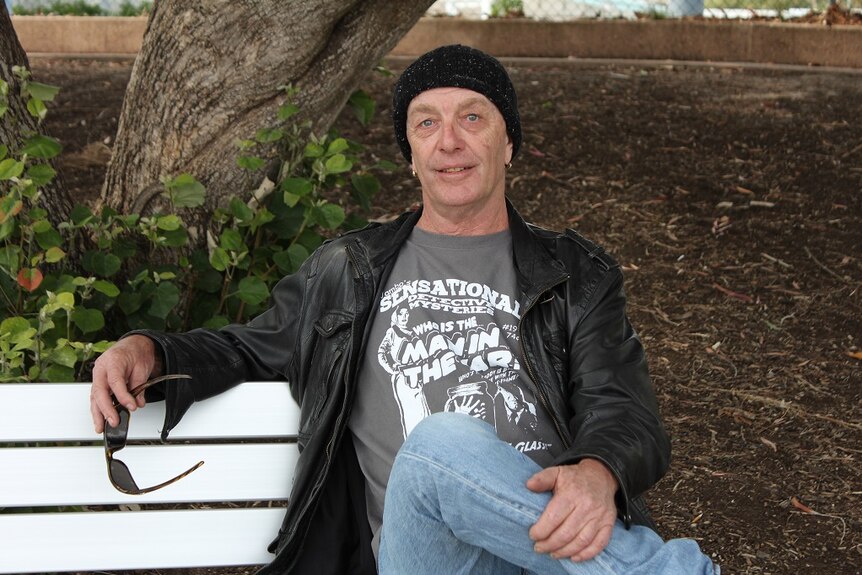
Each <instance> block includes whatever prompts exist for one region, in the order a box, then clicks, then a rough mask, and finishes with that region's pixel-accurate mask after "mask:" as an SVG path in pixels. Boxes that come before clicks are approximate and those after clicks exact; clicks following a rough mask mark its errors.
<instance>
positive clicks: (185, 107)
mask: <svg viewBox="0 0 862 575" xmlns="http://www.w3.org/2000/svg"><path fill="white" fill-rule="evenodd" d="M430 4H431V0H421V1H415V0H302V1H301V2H300V1H298V0H297V1H285V0H254V1H252V0H159V1H158V2H156V4H155V8H154V10H153V12H152V14H151V15H150V20H149V23H148V27H147V31H146V33H145V36H144V41H143V46H142V48H141V51H140V53H139V55H138V58H137V60H136V62H135V66H134V68H133V71H132V76H131V79H130V82H129V86H128V91H127V93H126V97H125V100H124V103H123V110H122V113H121V116H120V121H119V128H118V133H117V140H116V145H115V148H114V154H113V158H112V160H111V163H110V165H109V168H108V174H107V178H106V181H105V185H104V188H103V190H102V201H103V202H104V203H106V204H107V205H110V206H111V207H113V208H115V209H117V210H119V211H121V212H124V213H148V212H151V211H153V210H154V209H157V208H158V207H159V205H160V199H159V192H160V191H161V190H162V184H161V183H160V182H161V179H162V178H163V177H175V176H176V175H178V174H180V173H183V172H188V173H191V174H192V175H193V176H195V177H196V178H197V179H198V180H199V181H201V182H202V183H203V184H204V185H205V186H206V187H207V201H206V204H205V205H204V206H203V208H202V209H201V210H200V213H201V215H203V214H210V213H212V210H213V209H214V208H215V207H216V206H218V205H223V200H224V199H226V198H227V197H229V196H231V195H240V196H243V195H246V194H249V193H250V192H251V191H252V190H253V189H254V188H255V187H256V186H257V185H258V184H259V183H260V180H261V178H262V175H261V174H254V173H250V172H249V171H246V170H242V169H240V168H239V167H237V165H236V162H235V157H236V156H237V153H238V150H237V148H236V146H235V144H234V142H235V141H236V140H237V139H244V138H251V137H253V136H254V134H255V132H256V131H257V130H258V129H260V128H263V127H267V126H271V125H274V123H275V117H276V112H277V109H278V106H279V104H280V103H281V101H282V99H283V92H282V91H281V90H279V87H280V86H283V85H285V84H289V83H290V84H293V85H294V86H296V87H298V88H299V89H300V91H299V94H298V95H297V97H296V102H295V103H296V104H297V105H299V106H300V108H301V109H302V112H303V115H304V117H305V118H307V119H311V120H312V121H313V123H314V127H315V131H316V132H317V133H322V132H323V131H325V130H326V129H327V128H328V127H329V126H330V125H331V123H332V122H333V121H334V119H335V117H336V116H337V114H338V112H339V111H340V110H341V108H342V107H343V105H344V103H345V102H346V101H347V99H348V98H349V96H350V94H351V93H352V92H353V91H354V90H355V89H356V87H357V86H358V84H359V82H360V80H361V78H362V77H363V75H364V74H365V73H366V72H367V71H368V70H370V69H371V67H372V66H373V65H375V64H376V63H378V62H379V61H380V60H381V59H382V58H383V56H385V55H386V54H387V53H388V52H389V50H391V49H392V47H393V46H394V45H395V43H396V42H397V41H398V40H399V39H400V38H401V37H402V36H403V35H404V34H405V33H407V31H408V30H409V29H410V28H411V27H412V26H413V24H414V23H415V22H416V21H417V20H418V19H419V17H420V16H421V15H422V14H423V13H424V12H425V10H426V8H427V7H428V6H429V5H430Z"/></svg>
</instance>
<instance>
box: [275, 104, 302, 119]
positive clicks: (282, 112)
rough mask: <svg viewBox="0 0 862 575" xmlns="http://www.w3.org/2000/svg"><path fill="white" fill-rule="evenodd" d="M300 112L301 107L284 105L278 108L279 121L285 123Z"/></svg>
mask: <svg viewBox="0 0 862 575" xmlns="http://www.w3.org/2000/svg"><path fill="white" fill-rule="evenodd" d="M297 112H299V106H297V105H295V104H282V105H281V106H279V107H278V120H279V121H280V122H284V121H285V120H287V119H288V118H290V117H291V116H294V115H295V114H296V113H297Z"/></svg>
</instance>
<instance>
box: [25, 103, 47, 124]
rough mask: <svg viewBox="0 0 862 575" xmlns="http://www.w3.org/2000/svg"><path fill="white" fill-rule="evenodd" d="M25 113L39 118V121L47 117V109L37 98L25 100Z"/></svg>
mask: <svg viewBox="0 0 862 575" xmlns="http://www.w3.org/2000/svg"><path fill="white" fill-rule="evenodd" d="M27 111H28V112H30V115H31V116H33V117H34V118H39V119H40V120H44V119H45V116H47V115H48V108H46V107H45V103H44V102H42V100H40V99H38V98H30V99H29V100H27Z"/></svg>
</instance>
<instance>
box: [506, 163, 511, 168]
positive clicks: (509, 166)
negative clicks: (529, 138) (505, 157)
mask: <svg viewBox="0 0 862 575" xmlns="http://www.w3.org/2000/svg"><path fill="white" fill-rule="evenodd" d="M506 169H507V170H511V169H512V162H506Z"/></svg>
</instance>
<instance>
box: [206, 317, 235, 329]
mask: <svg viewBox="0 0 862 575" xmlns="http://www.w3.org/2000/svg"><path fill="white" fill-rule="evenodd" d="M229 324H230V320H229V319H228V318H226V317H225V316H223V315H217V316H215V317H212V318H210V319H208V320H207V321H205V322H204V324H203V327H205V328H209V329H221V328H223V327H224V326H226V325H229Z"/></svg>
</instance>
